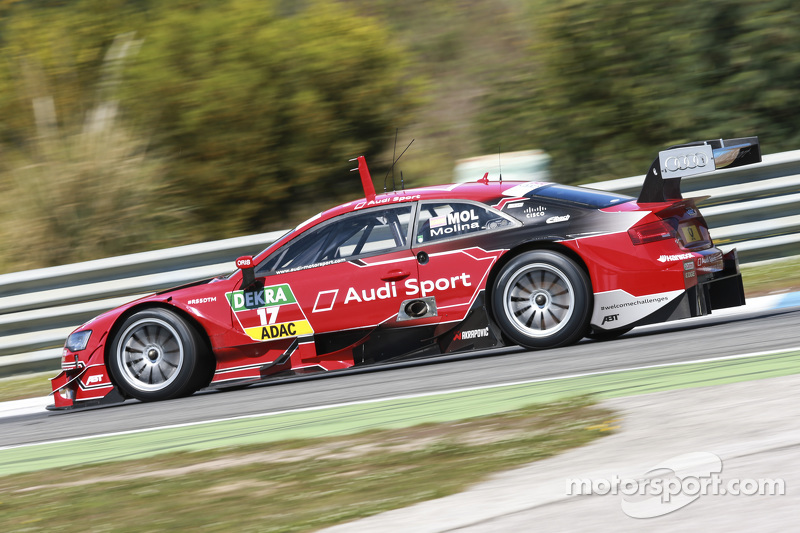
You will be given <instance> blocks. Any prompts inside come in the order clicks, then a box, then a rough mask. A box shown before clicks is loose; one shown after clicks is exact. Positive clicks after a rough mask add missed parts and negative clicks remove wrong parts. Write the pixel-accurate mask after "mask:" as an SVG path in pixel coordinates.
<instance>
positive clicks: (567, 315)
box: [491, 250, 592, 350]
mask: <svg viewBox="0 0 800 533" xmlns="http://www.w3.org/2000/svg"><path fill="white" fill-rule="evenodd" d="M491 303H492V312H493V314H494V317H495V320H496V321H497V324H498V325H499V326H500V329H501V330H502V331H503V333H504V334H505V335H506V336H507V337H508V338H510V339H511V340H512V341H514V342H515V343H517V344H519V345H520V346H524V347H525V348H529V349H534V350H536V349H543V348H555V347H557V346H565V345H568V344H572V343H574V342H577V341H578V340H579V339H581V338H582V337H583V335H584V332H585V331H586V328H587V326H588V324H589V319H590V318H591V310H592V285H591V281H590V280H589V277H588V276H587V275H586V272H584V270H583V269H582V268H581V267H580V266H578V264H576V263H575V261H573V260H572V259H570V258H569V257H567V256H565V255H562V254H560V253H557V252H552V251H549V250H537V251H531V252H524V253H522V254H520V255H518V256H516V257H514V258H513V259H512V260H511V261H509V262H508V264H506V265H505V266H504V267H503V269H502V270H501V271H500V274H499V275H498V276H497V279H496V280H495V282H494V287H493V290H492V302H491Z"/></svg>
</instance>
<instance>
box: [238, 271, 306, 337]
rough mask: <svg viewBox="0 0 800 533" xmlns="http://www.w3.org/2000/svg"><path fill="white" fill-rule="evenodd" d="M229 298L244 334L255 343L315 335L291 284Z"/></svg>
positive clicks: (239, 292)
mask: <svg viewBox="0 0 800 533" xmlns="http://www.w3.org/2000/svg"><path fill="white" fill-rule="evenodd" d="M225 296H226V298H227V299H228V304H230V306H231V309H232V310H233V313H234V315H235V316H236V320H238V321H239V325H240V326H241V327H242V330H243V331H244V332H245V333H246V334H247V336H248V337H250V338H251V339H253V340H255V341H268V340H275V339H281V338H286V337H299V336H301V335H310V334H312V333H314V329H313V328H312V327H311V324H310V323H309V322H308V320H307V319H306V316H305V314H303V310H302V309H301V308H300V305H299V304H298V303H297V299H296V298H295V296H294V293H293V292H292V288H291V287H290V286H289V284H288V283H283V284H281V285H272V286H270V287H264V288H263V289H260V290H255V291H232V292H229V293H226V294H225ZM317 299H318V300H319V295H318V297H317ZM279 319H280V320H279Z"/></svg>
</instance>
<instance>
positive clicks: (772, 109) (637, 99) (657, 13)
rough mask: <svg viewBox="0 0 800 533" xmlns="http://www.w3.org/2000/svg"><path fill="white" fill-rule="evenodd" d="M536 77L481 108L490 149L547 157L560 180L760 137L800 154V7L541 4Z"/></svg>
mask: <svg viewBox="0 0 800 533" xmlns="http://www.w3.org/2000/svg"><path fill="white" fill-rule="evenodd" d="M533 6H534V7H533V8H532V9H531V13H530V20H531V25H532V28H533V30H534V32H535V33H536V38H537V44H536V45H535V46H534V47H533V48H532V49H531V55H530V58H529V68H528V71H527V72H518V73H516V75H515V76H506V77H505V78H503V79H500V80H498V81H497V83H496V84H495V87H494V91H493V92H492V93H491V94H490V95H488V96H487V97H486V98H485V100H484V104H485V105H484V114H483V117H482V121H481V128H482V138H483V143H484V146H485V148H486V149H487V150H490V149H496V148H497V146H498V145H502V146H503V147H504V149H517V148H532V147H536V148H543V149H545V150H547V151H548V152H549V153H550V154H551V155H552V156H553V172H554V175H555V177H556V179H558V180H559V181H564V182H574V181H594V180H601V179H611V178H614V177H623V176H629V175H634V174H641V173H642V172H644V171H645V170H646V169H647V167H648V166H649V164H650V162H652V160H653V158H654V157H655V155H656V152H657V151H658V149H660V148H662V147H665V146H667V145H669V144H674V143H679V142H685V141H692V140H698V139H703V138H714V137H723V136H743V135H759V136H760V137H761V138H762V142H763V145H764V147H765V148H766V149H767V150H769V151H770V152H775V151H780V150H783V149H790V148H797V147H798V145H800V122H798V120H797V119H798V118H800V117H799V115H800V104H798V103H797V101H796V99H793V98H791V96H790V95H792V94H796V92H797V89H798V84H800V76H799V74H800V54H798V47H800V38H798V37H800V35H798V33H800V25H799V24H797V19H798V17H799V16H800V7H798V6H797V5H796V4H792V3H790V2H789V1H783V0H772V1H767V2H756V3H753V2H744V1H743V0H715V1H711V2H702V3H697V2H689V1H687V0H676V1H671V2H660V3H657V4H654V3H653V2H652V1H650V0H609V1H607V2H602V3H598V2H593V1H589V0H568V1H559V2H554V1H550V0H545V1H536V2H534V3H533Z"/></svg>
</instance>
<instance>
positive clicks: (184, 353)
mask: <svg viewBox="0 0 800 533" xmlns="http://www.w3.org/2000/svg"><path fill="white" fill-rule="evenodd" d="M760 160H761V153H760V148H759V144H758V139H757V138H755V137H751V138H743V139H731V140H721V139H720V140H712V141H705V142H697V143H691V144H686V145H680V146H676V147H673V148H670V149H668V150H665V151H663V152H660V153H659V157H658V158H657V159H656V160H655V161H654V162H653V165H652V166H651V167H650V170H649V171H648V173H647V175H646V178H645V182H644V185H643V187H642V192H641V194H640V196H639V198H638V199H634V198H631V197H628V196H623V195H616V194H609V193H605V192H600V191H595V190H591V189H586V188H581V187H571V186H566V185H560V184H556V183H542V182H508V181H489V180H488V177H487V175H485V176H484V177H483V178H482V179H480V180H477V181H476V182H472V183H462V184H456V185H443V186H434V187H424V188H419V189H412V190H402V191H395V192H390V193H385V194H380V195H377V194H375V190H374V188H373V185H372V180H371V178H370V176H369V171H368V170H367V166H366V163H365V161H364V158H363V157H359V158H358V170H359V171H360V174H361V180H362V184H363V186H364V191H365V198H362V199H360V200H355V201H352V202H349V203H346V204H343V205H340V206H338V207H334V208H333V209H330V210H328V211H325V212H324V213H321V214H319V215H317V216H315V217H313V218H311V219H310V220H308V221H306V222H304V223H302V224H300V225H299V226H298V227H296V228H295V229H294V230H292V231H290V232H289V233H287V234H286V235H284V236H283V237H282V238H280V239H279V240H278V241H276V242H275V243H273V244H272V245H271V246H269V247H268V248H267V249H266V250H264V251H263V252H261V253H260V254H258V255H257V256H255V257H242V258H239V259H238V260H237V261H236V267H237V270H236V271H235V272H234V273H233V274H231V275H228V276H224V277H218V278H214V279H208V280H204V281H198V282H196V283H192V284H190V285H186V286H183V287H177V288H174V289H171V290H168V291H164V292H160V293H157V294H154V295H152V296H148V297H146V298H142V299H140V300H137V301H134V302H131V303H129V304H126V305H124V306H122V307H119V308H117V309H114V310H112V311H109V312H107V313H104V314H102V315H100V316H99V317H97V318H95V319H93V320H91V321H90V322H88V323H86V324H84V325H83V326H81V327H79V328H78V329H77V330H75V332H73V333H72V334H71V335H70V336H69V338H68V339H67V342H66V345H65V347H64V351H63V357H62V361H61V368H62V371H61V373H60V374H59V375H58V376H57V377H55V378H53V379H52V387H53V392H54V398H55V405H54V406H51V408H53V409H64V408H72V407H78V406H86V405H93V404H96V403H107V402H119V401H122V400H123V399H125V398H131V397H132V398H136V399H139V400H142V401H150V400H166V399H170V398H175V397H179V396H186V395H189V394H192V393H194V392H195V391H197V390H198V389H201V388H204V387H208V386H211V387H215V388H220V387H224V386H226V385H236V386H241V385H243V384H247V383H252V382H255V381H260V380H265V379H269V378H273V377H278V376H286V375H298V374H305V373H310V372H318V371H332V370H339V369H346V368H350V367H353V366H358V365H368V364H375V363H382V362H387V361H395V360H399V359H403V358H415V357H428V356H434V355H437V354H446V353H452V352H458V351H468V350H480V349H486V348H490V347H498V346H504V345H514V344H517V345H520V346H524V347H526V348H530V349H540V348H551V347H556V346H564V345H568V344H570V343H574V342H576V341H578V340H579V339H581V338H582V337H584V336H594V337H614V336H616V335H619V334H621V333H624V332H626V331H628V330H630V329H631V328H633V327H635V326H639V325H642V324H650V323H656V322H664V321H667V320H674V319H679V318H686V317H693V316H700V315H705V314H708V313H710V312H711V310H712V309H719V308H724V307H732V306H737V305H743V304H744V291H743V288H742V279H741V275H740V273H739V266H738V261H737V257H736V253H735V251H731V252H729V253H727V254H723V253H722V252H721V251H720V250H719V249H717V248H716V247H714V243H713V242H712V241H711V237H710V236H709V232H708V227H707V225H706V222H705V220H704V219H703V217H702V215H701V214H700V212H699V210H698V208H697V206H696V205H695V202H696V201H697V200H696V199H683V198H682V197H681V193H680V178H681V177H685V176H689V175H693V174H699V173H703V172H710V171H713V170H715V169H719V168H723V167H733V166H740V165H746V164H751V163H756V162H759V161H760Z"/></svg>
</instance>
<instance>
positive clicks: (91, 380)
mask: <svg viewBox="0 0 800 533" xmlns="http://www.w3.org/2000/svg"><path fill="white" fill-rule="evenodd" d="M102 381H103V374H97V375H96V376H89V379H87V380H86V384H87V385H91V384H92V383H100V382H102Z"/></svg>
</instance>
